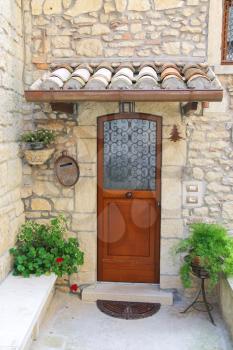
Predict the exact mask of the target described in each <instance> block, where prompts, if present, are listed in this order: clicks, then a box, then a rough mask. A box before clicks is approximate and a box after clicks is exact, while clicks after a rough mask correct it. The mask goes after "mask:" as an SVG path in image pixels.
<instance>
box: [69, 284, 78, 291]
mask: <svg viewBox="0 0 233 350" xmlns="http://www.w3.org/2000/svg"><path fill="white" fill-rule="evenodd" d="M77 290H78V285H77V284H76V283H75V284H72V285H71V286H70V291H71V292H72V293H76V292H77Z"/></svg>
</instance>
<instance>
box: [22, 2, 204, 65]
mask: <svg viewBox="0 0 233 350" xmlns="http://www.w3.org/2000/svg"><path fill="white" fill-rule="evenodd" d="M24 2H25V10H26V12H25V19H26V20H25V23H26V28H27V33H26V39H27V43H28V44H29V45H30V52H27V55H28V60H29V66H28V68H30V70H33V66H31V67H30V64H31V63H35V64H38V67H43V64H44V63H50V62H53V61H54V60H56V59H57V60H59V61H62V59H63V60H64V59H68V60H72V59H77V58H86V57H91V58H92V59H95V58H100V57H101V58H103V57H105V58H107V59H108V58H112V57H118V59H124V58H126V59H128V58H129V57H134V58H141V59H144V58H145V57H147V58H148V57H153V58H154V57H155V56H157V58H158V59H159V58H160V57H165V56H176V57H181V56H182V57H187V58H188V59H190V57H192V59H195V58H197V59H199V60H200V59H202V60H203V59H204V58H205V57H206V52H207V25H208V9H209V0H89V1H80V0H78V1H72V0H31V1H30V0H25V1H24Z"/></svg>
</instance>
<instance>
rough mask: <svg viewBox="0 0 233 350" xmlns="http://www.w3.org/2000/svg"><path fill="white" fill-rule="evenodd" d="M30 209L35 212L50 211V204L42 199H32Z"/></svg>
mask: <svg viewBox="0 0 233 350" xmlns="http://www.w3.org/2000/svg"><path fill="white" fill-rule="evenodd" d="M31 208H32V210H35V211H37V210H40V211H50V210H51V204H50V203H49V202H48V201H47V200H46V199H44V198H33V199H32V200H31Z"/></svg>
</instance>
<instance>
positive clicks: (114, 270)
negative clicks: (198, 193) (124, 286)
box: [98, 113, 161, 283]
mask: <svg viewBox="0 0 233 350" xmlns="http://www.w3.org/2000/svg"><path fill="white" fill-rule="evenodd" d="M160 183H161V118H160V117H157V116H152V115H148V114H142V113H121V114H113V115H109V116H104V117H100V118H99V119H98V280H99V281H115V282H144V283H146V282H148V283H159V271H160V269H159V261H160V187H161V186H160Z"/></svg>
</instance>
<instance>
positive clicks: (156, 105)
mask: <svg viewBox="0 0 233 350" xmlns="http://www.w3.org/2000/svg"><path fill="white" fill-rule="evenodd" d="M136 112H139V113H148V114H152V115H157V116H161V117H162V124H163V127H164V126H165V125H169V126H170V127H171V128H172V126H173V125H174V124H181V117H180V106H179V104H178V103H174V102H168V103H160V102H136Z"/></svg>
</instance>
